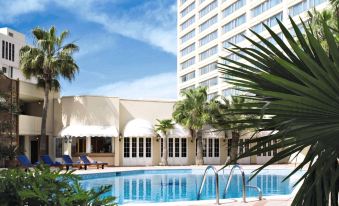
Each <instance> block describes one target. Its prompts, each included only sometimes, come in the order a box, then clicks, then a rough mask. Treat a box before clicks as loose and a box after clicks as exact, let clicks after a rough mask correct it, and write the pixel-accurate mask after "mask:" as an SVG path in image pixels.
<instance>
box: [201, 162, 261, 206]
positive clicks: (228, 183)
mask: <svg viewBox="0 0 339 206" xmlns="http://www.w3.org/2000/svg"><path fill="white" fill-rule="evenodd" d="M209 169H212V170H213V172H214V175H215V192H216V194H215V195H216V203H217V204H218V205H219V204H220V196H219V195H220V194H219V174H218V173H219V172H220V171H221V170H222V171H224V169H225V168H222V169H220V170H217V169H216V168H215V167H214V166H212V165H208V166H207V168H206V169H205V172H204V175H203V177H202V181H201V184H200V188H199V192H198V197H197V199H198V200H199V199H200V197H201V193H202V190H203V188H204V185H205V181H206V175H207V172H208V170H209ZM235 169H239V170H240V172H241V180H242V199H243V202H246V188H253V189H256V190H257V192H258V196H259V197H258V198H259V200H262V191H261V189H260V188H259V187H257V186H253V185H246V178H245V172H244V170H243V168H242V167H241V166H240V165H239V164H235V165H234V166H233V167H232V169H231V172H230V175H229V176H228V180H227V183H226V187H225V190H224V192H223V198H226V194H227V190H228V188H229V186H230V184H231V180H232V177H233V173H234V170H235Z"/></svg>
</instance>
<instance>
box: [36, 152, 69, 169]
mask: <svg viewBox="0 0 339 206" xmlns="http://www.w3.org/2000/svg"><path fill="white" fill-rule="evenodd" d="M40 159H41V161H42V162H43V163H44V164H46V165H48V166H50V167H59V168H60V169H62V168H63V167H64V166H66V168H67V165H65V164H61V163H60V162H53V160H52V159H51V157H50V156H49V155H41V156H40Z"/></svg>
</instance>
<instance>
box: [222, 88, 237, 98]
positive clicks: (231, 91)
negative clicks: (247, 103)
mask: <svg viewBox="0 0 339 206" xmlns="http://www.w3.org/2000/svg"><path fill="white" fill-rule="evenodd" d="M222 94H223V95H224V96H225V97H230V96H236V95H238V94H239V91H238V90H235V89H233V88H228V89H224V90H222Z"/></svg>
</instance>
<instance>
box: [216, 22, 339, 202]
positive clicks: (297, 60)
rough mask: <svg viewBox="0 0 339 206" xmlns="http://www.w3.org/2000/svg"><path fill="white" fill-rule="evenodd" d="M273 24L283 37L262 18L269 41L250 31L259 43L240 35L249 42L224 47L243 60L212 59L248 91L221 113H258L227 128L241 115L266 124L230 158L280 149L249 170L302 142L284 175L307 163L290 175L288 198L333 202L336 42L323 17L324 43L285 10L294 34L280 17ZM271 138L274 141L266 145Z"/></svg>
mask: <svg viewBox="0 0 339 206" xmlns="http://www.w3.org/2000/svg"><path fill="white" fill-rule="evenodd" d="M278 24H279V26H280V29H281V31H282V33H283V35H284V39H285V40H286V41H283V40H282V39H281V38H280V37H279V36H278V35H277V34H276V33H275V32H273V31H272V30H271V29H270V28H269V27H268V26H266V25H265V28H266V30H267V31H268V32H269V34H270V35H271V37H273V39H274V40H275V42H276V44H272V43H270V42H269V41H268V40H266V39H265V38H264V37H262V36H261V35H259V34H257V33H255V32H253V31H252V32H253V34H254V36H256V37H257V38H258V39H260V40H261V41H262V43H263V44H264V45H262V44H261V43H258V42H256V41H254V40H253V39H251V38H248V37H245V38H246V39H247V40H248V41H250V42H251V43H252V44H253V45H254V46H255V47H254V48H253V47H249V48H242V47H238V46H236V45H234V48H232V49H230V50H229V51H231V52H232V53H234V54H236V55H238V56H239V57H241V58H242V59H243V60H244V61H245V62H242V61H234V60H232V59H228V58H223V59H224V60H226V61H228V62H229V63H231V64H225V65H219V67H220V71H221V72H223V73H224V74H227V75H229V77H227V78H226V80H227V81H228V82H229V83H231V84H233V85H235V86H239V87H241V88H242V90H244V91H247V92H249V93H251V94H253V95H252V96H247V97H244V98H245V99H248V100H249V101H251V102H247V103H246V102H245V103H239V107H238V108H236V109H233V110H232V111H229V112H228V113H226V114H225V115H244V116H250V115H255V116H257V117H258V118H256V119H252V118H248V119H247V118H246V119H245V120H243V121H242V122H234V124H233V129H239V128H242V129H243V128H244V125H243V123H246V124H247V128H256V130H257V131H258V132H260V131H268V133H267V134H266V135H264V136H261V137H258V138H253V139H251V140H250V141H249V142H250V143H252V144H255V146H253V147H251V148H250V149H249V150H248V151H246V152H245V153H244V154H242V155H240V156H238V157H237V159H241V158H244V157H249V156H252V155H257V154H260V153H262V152H266V151H270V150H277V149H279V150H278V153H277V154H276V155H275V156H274V157H272V159H270V160H269V161H268V162H267V163H265V164H264V165H263V166H262V167H260V168H259V169H258V170H257V171H256V173H255V174H254V175H256V174H258V172H260V171H261V170H262V169H263V168H265V167H266V166H268V165H270V164H273V163H275V162H277V161H279V160H282V159H284V158H286V157H290V156H291V155H292V154H295V153H297V154H299V153H301V152H302V151H303V150H304V149H307V154H306V156H305V158H304V160H303V161H302V162H301V163H300V165H298V166H297V167H296V168H295V169H294V170H293V171H292V172H291V173H290V174H289V175H288V176H287V177H286V178H288V177H290V176H291V175H293V174H294V173H296V172H297V171H299V170H300V169H301V168H303V167H305V168H306V169H307V170H306V172H305V174H304V175H303V176H302V177H301V178H300V179H299V180H298V181H297V183H301V187H300V189H299V190H298V192H297V194H296V196H295V198H294V200H293V202H292V205H293V206H297V205H298V206H299V205H334V206H337V205H338V192H339V172H338V171H339V164H338V159H339V141H338V136H339V126H338V122H339V110H338V108H339V101H338V99H339V92H338V91H339V83H338V82H339V42H338V41H336V39H335V35H334V34H333V33H334V32H335V31H333V30H331V28H330V27H328V25H327V24H326V22H323V23H322V29H323V31H324V39H325V40H326V46H327V47H328V48H329V49H328V50H327V49H326V47H324V46H322V44H321V43H320V42H319V41H318V40H317V37H316V36H315V35H314V31H313V29H312V28H308V27H307V26H306V25H305V24H303V27H304V30H305V35H303V34H302V32H301V30H300V29H299V28H298V26H297V25H296V23H295V22H294V21H293V19H292V18H291V24H292V26H293V30H294V33H295V34H296V37H293V36H292V35H291V34H290V33H289V31H288V29H287V28H286V27H285V26H284V25H283V24H282V23H281V22H280V21H278ZM225 129H229V128H225ZM271 142H276V143H275V144H272V145H269V144H268V143H271ZM266 145H269V146H266ZM265 146H266V147H265ZM308 148H309V149H308Z"/></svg>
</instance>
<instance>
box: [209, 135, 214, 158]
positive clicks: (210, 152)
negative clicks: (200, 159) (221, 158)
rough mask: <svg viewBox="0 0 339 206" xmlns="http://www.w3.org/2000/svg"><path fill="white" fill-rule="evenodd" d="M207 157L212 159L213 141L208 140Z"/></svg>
mask: <svg viewBox="0 0 339 206" xmlns="http://www.w3.org/2000/svg"><path fill="white" fill-rule="evenodd" d="M208 156H209V157H213V139H208Z"/></svg>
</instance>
